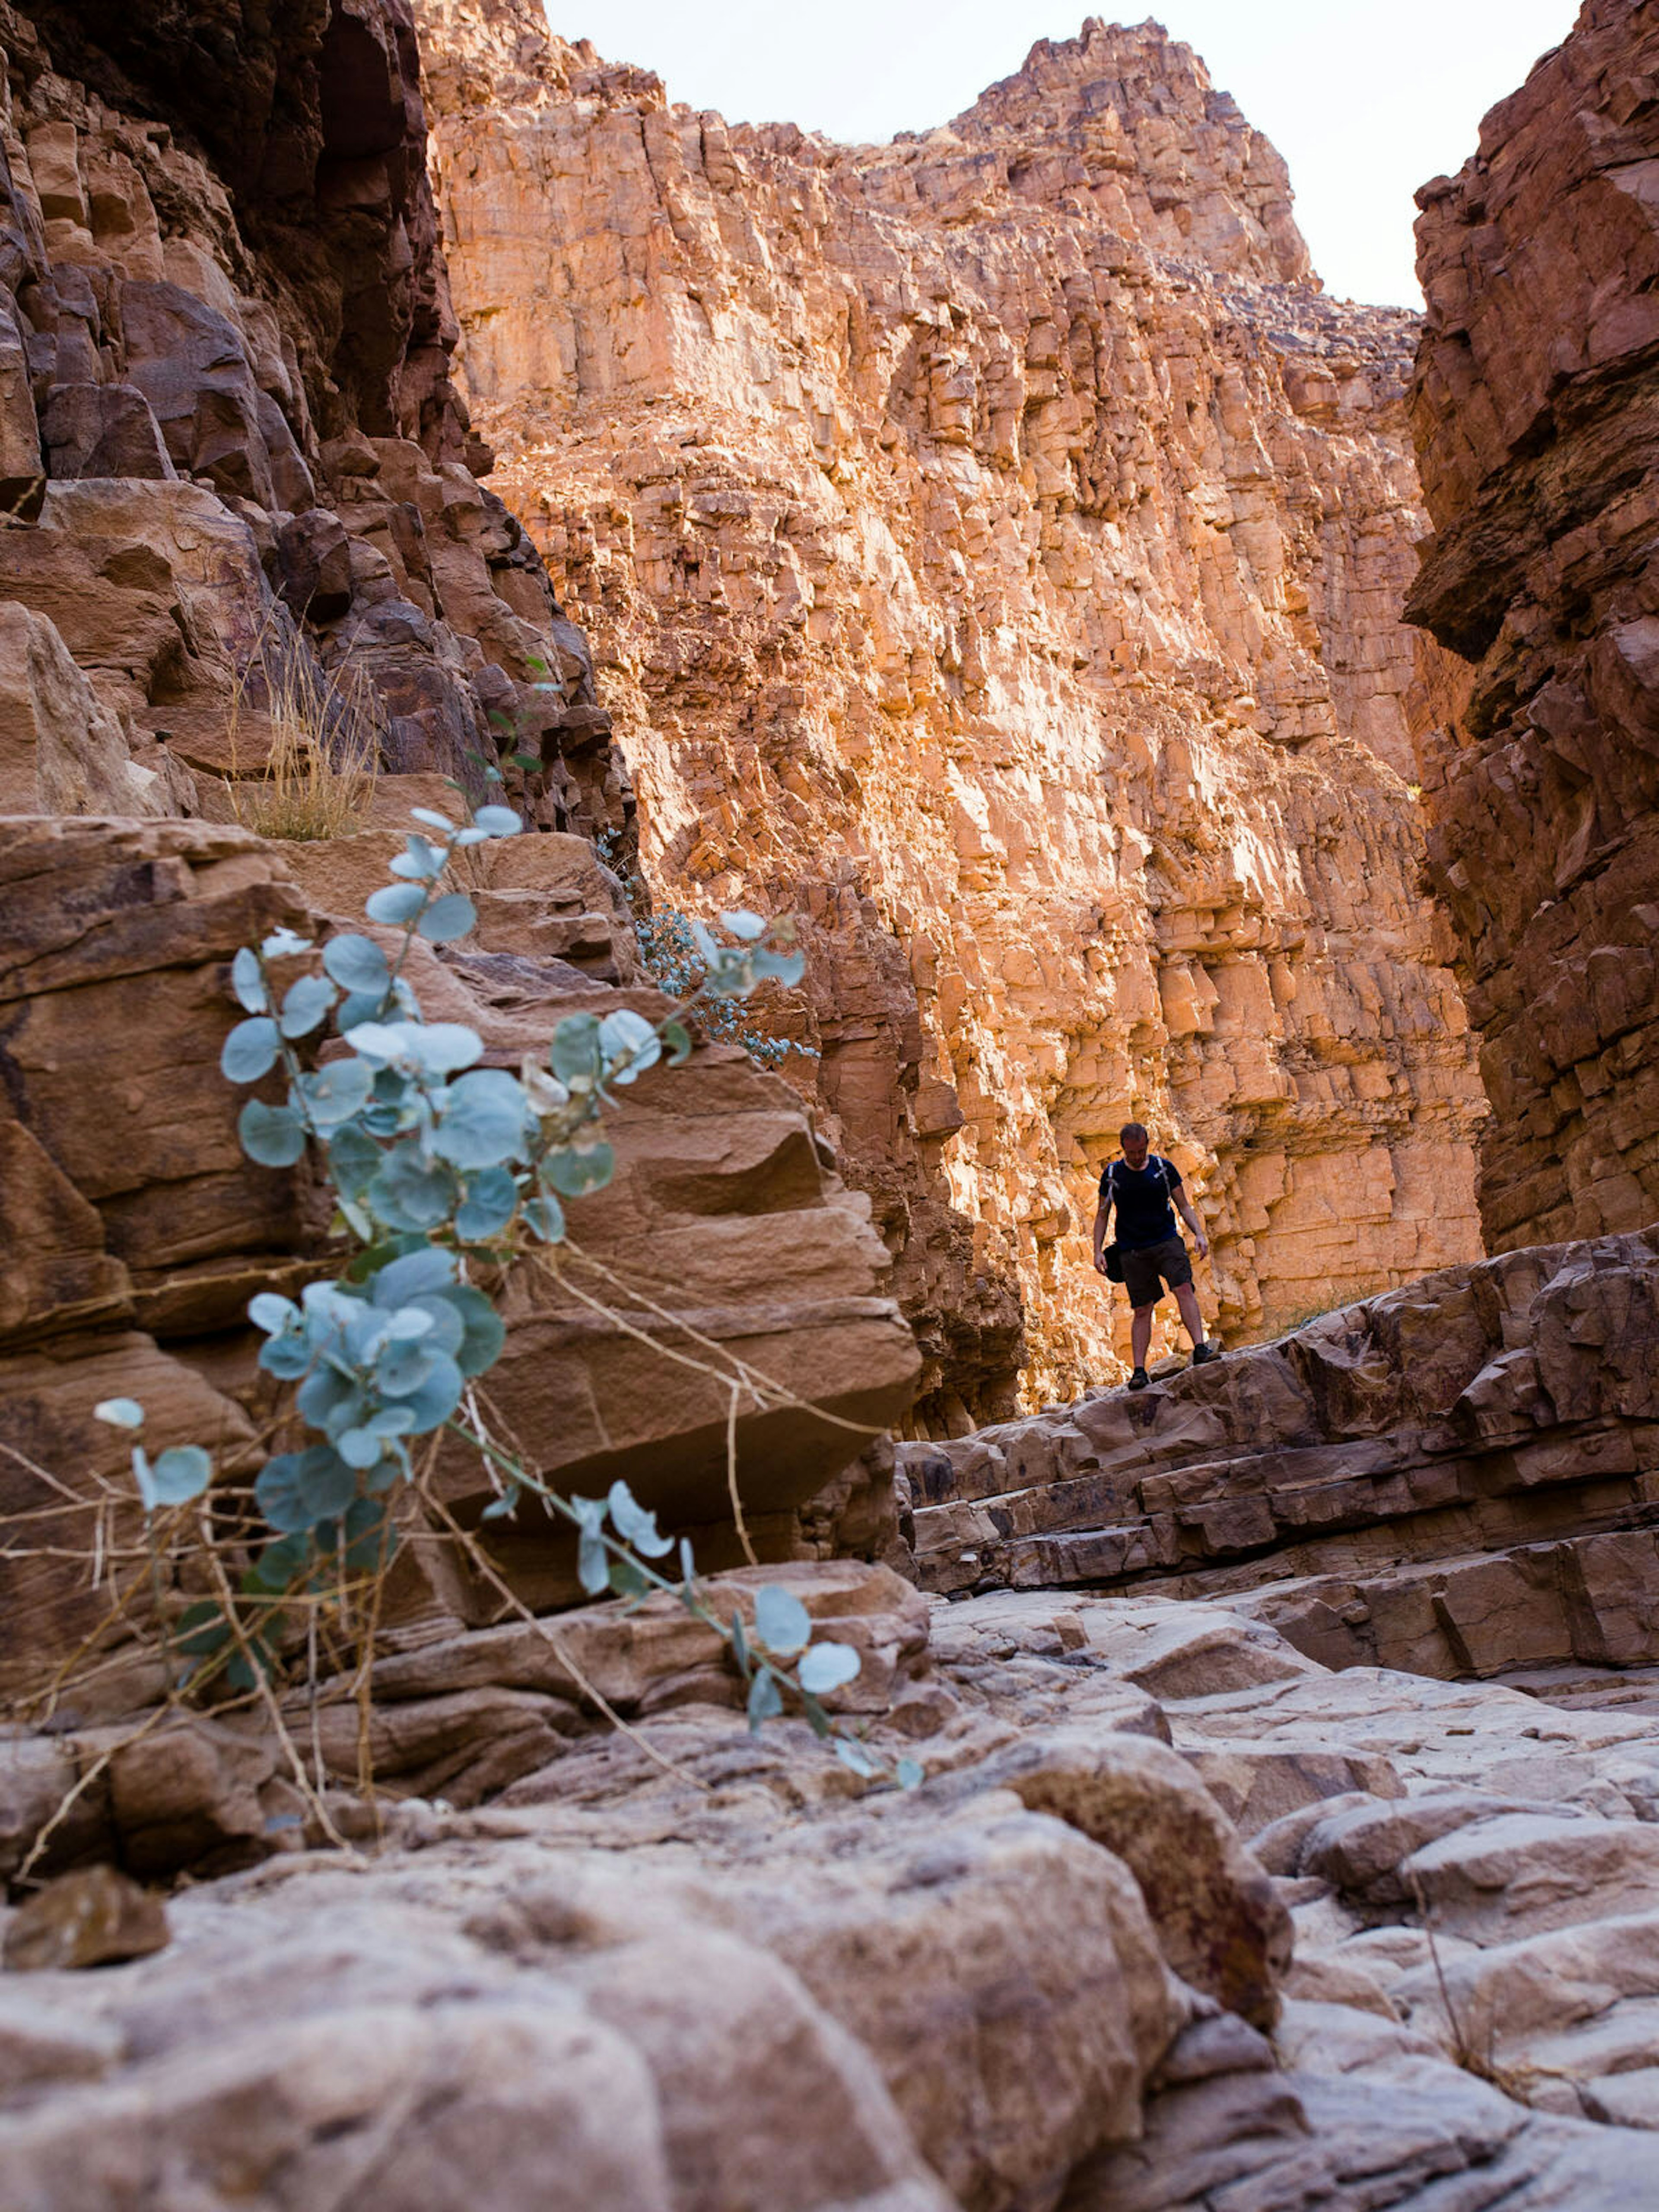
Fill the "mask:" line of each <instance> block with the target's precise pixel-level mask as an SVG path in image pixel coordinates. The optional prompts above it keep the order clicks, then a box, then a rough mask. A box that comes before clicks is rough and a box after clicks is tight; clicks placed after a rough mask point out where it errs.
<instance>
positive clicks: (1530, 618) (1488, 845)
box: [1409, 0, 1659, 1249]
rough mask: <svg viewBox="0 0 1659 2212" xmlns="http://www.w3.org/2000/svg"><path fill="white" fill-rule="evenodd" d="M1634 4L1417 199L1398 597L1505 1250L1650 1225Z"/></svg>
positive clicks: (1644, 396)
mask: <svg viewBox="0 0 1659 2212" xmlns="http://www.w3.org/2000/svg"><path fill="white" fill-rule="evenodd" d="M1656 66H1659V11H1656V9H1654V8H1653V7H1652V6H1650V5H1647V4H1638V5H1633V6H1632V5H1627V4H1625V0H1605V3H1604V0H1590V4H1589V5H1587V6H1585V7H1584V8H1583V10H1582V12H1581V14H1580V15H1579V18H1578V22H1577V27H1576V28H1575V29H1574V31H1573V33H1572V34H1571V37H1570V38H1569V39H1568V40H1566V41H1565V44H1564V45H1563V46H1560V47H1559V49H1558V50H1557V51H1556V52H1553V53H1552V54H1549V55H1547V56H1546V57H1545V58H1544V59H1543V60H1542V61H1541V62H1540V63H1539V64H1538V66H1537V67H1536V69H1534V71H1533V73H1532V75H1531V76H1530V77H1528V80H1527V82H1526V84H1525V85H1524V86H1523V87H1522V89H1521V90H1520V91H1519V92H1517V93H1516V94H1513V95H1512V96H1511V97H1510V99H1508V100H1504V101H1503V102H1501V103H1500V104H1499V105H1498V106H1497V107H1495V108H1493V110H1492V112H1491V114H1490V115H1488V116H1487V117H1486V121H1485V123H1484V124H1483V125H1482V126H1481V132H1480V150H1479V152H1478V153H1476V154H1475V155H1473V156H1472V157H1471V159H1470V160H1469V161H1468V162H1467V163H1466V164H1465V165H1464V167H1462V169H1461V170H1460V171H1459V173H1458V174H1457V175H1456V176H1455V178H1447V177H1440V178H1437V179H1435V180H1434V182H1433V183H1431V184H1429V185H1425V186H1424V188H1423V190H1422V191H1421V192H1419V195H1418V202H1419V206H1420V207H1421V209H1422V210H1423V213H1422V216H1421V218H1420V220H1419V223H1418V227H1417V236H1418V266H1419V273H1420V275H1421V276H1422V279H1423V284H1424V289H1425V295H1426V297H1427V301H1428V318H1427V320H1426V322H1425V326H1424V331H1423V337H1422V342H1421V346H1420V349H1419V356H1418V365H1417V374H1416V377H1415V380H1414V381H1413V389H1412V398H1411V411H1412V425H1413V433H1414V435H1415V438H1416V441H1417V447H1418V453H1419V465H1420V466H1421V470H1422V477H1423V487H1424V496H1425V500H1426V501H1427V504H1428V508H1429V512H1430V513H1431V516H1432V518H1433V520H1434V526H1435V535H1434V538H1433V541H1432V543H1431V544H1430V546H1429V547H1428V548H1427V549H1426V550H1425V558H1424V563H1423V570H1422V574H1421V575H1420V577H1419V580H1418V582H1417V585H1416V586H1415V587H1414V589H1413V594H1412V598H1411V602H1410V606H1409V613H1410V616H1411V618H1412V619H1413V621H1416V622H1419V623H1423V624H1424V625H1425V627H1426V628H1427V629H1429V630H1430V631H1431V633H1432V634H1433V635H1434V637H1435V638H1436V639H1437V640H1438V641H1440V643H1441V645H1443V646H1444V647H1449V648H1450V650H1451V652H1452V653H1455V654H1456V655H1459V656H1461V659H1462V663H1464V664H1467V665H1464V666H1463V667H1462V671H1461V681H1459V682H1457V683H1455V684H1453V685H1452V686H1451V687H1450V688H1449V689H1448V687H1447V686H1446V685H1445V684H1444V683H1443V681H1441V680H1438V679H1437V680H1433V681H1431V683H1430V684H1427V685H1425V690H1424V696H1423V697H1422V700H1421V702H1420V704H1419V722H1420V725H1421V727H1420V731H1419V749H1420V751H1421V754H1422V759H1423V771H1422V773H1423V785H1424V793H1425V801H1426V804H1427V805H1428V806H1429V808H1430V809H1431V812H1432V815H1433V817H1434V823H1435V827H1434V831H1433V836H1432V838H1431V848H1430V849H1431V878H1432V881H1433V884H1434V888H1435V890H1436V891H1437V894H1438V896H1439V897H1440V899H1441V900H1442V902H1443V904H1444V906H1445V908H1446V910H1447V912H1448V914H1449V916H1450V918H1451V921H1452V924H1453V927H1454V928H1455V933H1456V939H1457V945H1458V955H1459V967H1460V972H1461V973H1462V975H1463V978H1464V981H1465V986H1466V988H1467V992H1468V1005H1469V1009H1470V1012H1471V1014H1472V1017H1473V1018H1474V1023H1475V1024H1476V1027H1477V1028H1478V1029H1479V1030H1480V1037H1481V1069H1482V1073H1483V1075H1484V1077H1485V1080H1486V1089H1487V1091H1488V1092H1489V1094H1490V1096H1491V1097H1492V1105H1493V1109H1494V1111H1493V1114H1492V1120H1491V1121H1490V1122H1489V1123H1488V1124H1487V1127H1486V1133H1485V1136H1484V1138H1483V1140H1482V1149H1481V1169H1480V1210H1481V1217H1482V1220H1483V1222H1484V1224H1485V1227H1486V1236H1487V1238H1488V1240H1489V1243H1490V1244H1491V1245H1492V1248H1493V1249H1504V1248H1506V1247H1508V1246H1510V1245H1516V1244H1524V1243H1535V1242H1538V1241H1540V1240H1543V1239H1547V1238H1553V1237H1565V1236H1578V1237H1583V1236H1594V1235H1596V1234H1598V1233H1599V1232H1601V1231H1605V1230H1622V1229H1631V1228H1635V1227H1637V1226H1638V1225H1641V1224H1642V1223H1644V1222H1646V1221H1650V1220H1651V1219H1652V1218H1654V1217H1655V1215H1656V1214H1659V902H1656V885H1659V567H1656V556H1655V553H1654V543H1655V529H1654V526H1655V518H1656V512H1659V491H1656V489H1655V486H1656V482H1659V400H1656V363H1659V306H1656V301H1655V294H1654V274H1655V269H1656V264H1659V218H1656V203H1655V195H1654V190H1653V184H1652V178H1653V173H1654V163H1655V160H1656V157H1659V102H1656V100H1655V97H1654V91H1653V81H1654V73H1655V70H1656Z"/></svg>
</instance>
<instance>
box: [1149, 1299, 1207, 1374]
mask: <svg viewBox="0 0 1659 2212" xmlns="http://www.w3.org/2000/svg"><path fill="white" fill-rule="evenodd" d="M1175 1295H1176V1304H1177V1305H1178V1306H1179V1307H1180V1308H1181V1318H1182V1322H1183V1323H1184V1325H1185V1327H1186V1330H1187V1334H1188V1336H1190V1337H1191V1339H1192V1340H1193V1350H1194V1352H1196V1351H1197V1349H1198V1347H1199V1346H1200V1344H1202V1343H1203V1341H1204V1316H1203V1315H1202V1314H1201V1313H1200V1311H1199V1310H1198V1292H1197V1291H1195V1290H1194V1288H1193V1286H1192V1285H1191V1284H1190V1283H1179V1284H1177V1285H1176V1294H1175ZM1139 1320H1140V1316H1139V1314H1137V1315H1136V1316H1135V1321H1136V1323H1137V1325H1138V1324H1139ZM1146 1334H1147V1337H1148V1340H1150V1339H1151V1336H1152V1309H1151V1307H1150V1306H1149V1307H1148V1308H1147V1310H1146ZM1135 1364H1136V1365H1137V1366H1139V1364H1140V1362H1139V1358H1137V1359H1136V1362H1135Z"/></svg>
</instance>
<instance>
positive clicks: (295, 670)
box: [230, 611, 386, 842]
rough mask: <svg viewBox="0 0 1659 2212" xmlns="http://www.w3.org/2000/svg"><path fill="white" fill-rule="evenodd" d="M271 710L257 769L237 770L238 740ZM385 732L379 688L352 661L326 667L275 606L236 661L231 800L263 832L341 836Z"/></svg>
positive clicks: (358, 810) (360, 818)
mask: <svg viewBox="0 0 1659 2212" xmlns="http://www.w3.org/2000/svg"><path fill="white" fill-rule="evenodd" d="M254 714H258V715H260V716H263V717H265V718H268V719H269V721H270V754H269V757H267V759H266V762H265V765H264V770H263V772H262V773H261V774H259V775H256V776H249V777H246V778H243V777H242V776H241V775H240V772H239V769H238V766H237V754H238V750H239V746H238V740H239V738H241V737H243V736H244V735H245V733H246V724H247V722H248V720H250V719H251V717H252V715H254ZM385 732H386V718H385V712H384V709H383V708H382V707H381V704H380V696H379V694H378V693H377V692H376V690H375V689H374V685H373V684H371V683H370V682H369V681H368V678H367V677H365V676H364V675H363V674H362V671H360V670H357V669H355V668H350V667H347V668H343V669H339V670H336V671H334V672H333V673H332V674H330V673H329V672H328V671H325V669H324V668H323V666H322V665H321V663H320V662H319V660H318V659H317V657H316V655H315V653H313V652H312V650H311V648H310V647H309V646H308V645H307V643H306V641H305V640H304V639H303V638H302V637H301V636H300V635H298V634H297V633H296V632H295V629H293V627H292V625H291V624H289V623H287V622H286V621H285V620H284V619H283V618H282V617H281V616H280V613H279V612H278V611H273V613H272V615H270V616H268V617H267V618H266V620H265V623H264V626H263V627H262V628H261V629H260V631H259V634H258V636H257V637H256V638H255V640H254V641H253V645H252V648H251V649H250V651H249V653H248V656H247V659H246V661H245V662H244V664H243V665H242V667H241V668H240V670H239V671H238V673H237V678H236V684H235V688H234V690H233V692H232V695H231V707H230V757H231V781H230V803H231V808H232V811H234V815H235V817H236V819H237V821H238V822H240V823H241V824H242V826H243V827H244V829H255V830H258V833H259V835H260V836H262V837H286V838H295V839H301V840H305V841H307V842H308V841H311V840H313V839H318V838H325V837H349V836H352V835H353V833H354V832H355V831H356V830H358V829H362V827H363V825H364V823H366V822H367V821H368V812H369V807H370V805H371V803H372V801H373V799H374V779H375V775H376V774H377V772H378V770H379V768H380V757H381V741H382V738H384V736H385Z"/></svg>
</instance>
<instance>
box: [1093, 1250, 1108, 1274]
mask: <svg viewBox="0 0 1659 2212" xmlns="http://www.w3.org/2000/svg"><path fill="white" fill-rule="evenodd" d="M1105 1272H1106V1255H1105V1254H1104V1253H1103V1252H1097V1253H1096V1254H1095V1273H1097V1275H1103V1274H1104V1273H1105Z"/></svg>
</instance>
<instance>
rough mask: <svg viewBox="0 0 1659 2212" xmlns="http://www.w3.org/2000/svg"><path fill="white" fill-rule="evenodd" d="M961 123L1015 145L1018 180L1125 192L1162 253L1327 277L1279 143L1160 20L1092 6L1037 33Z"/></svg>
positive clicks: (1275, 273)
mask: <svg viewBox="0 0 1659 2212" xmlns="http://www.w3.org/2000/svg"><path fill="white" fill-rule="evenodd" d="M951 128H952V129H953V131H955V132H956V133H957V136H958V137H961V138H963V139H964V140H967V141H969V142H970V143H982V144H993V145H995V146H997V147H999V148H1000V149H1008V150H1009V152H1010V157H1011V158H1010V181H1011V183H1012V184H1013V185H1014V186H1015V188H1016V189H1017V190H1024V191H1030V190H1032V189H1033V185H1035V186H1036V190H1037V191H1039V193H1040V194H1041V195H1042V197H1048V196H1049V191H1073V192H1075V191H1079V190H1081V191H1093V192H1094V193H1095V194H1096V196H1097V198H1098V197H1100V196H1101V195H1102V194H1103V192H1104V193H1112V192H1113V191H1117V192H1121V193H1122V194H1124V195H1126V196H1127V202H1128V206H1129V210H1130V211H1131V213H1132V214H1133V221H1134V228H1135V229H1136V230H1137V231H1138V232H1139V234H1140V235H1141V236H1142V237H1143V238H1144V239H1145V240H1146V242H1147V243H1148V244H1149V245H1152V246H1157V247H1158V248H1159V249H1160V250H1161V251H1163V252H1167V253H1172V254H1176V255H1178V256H1184V257H1190V258H1194V259H1198V260H1200V261H1203V262H1205V263H1206V264H1209V265H1210V266H1211V267H1212V268H1215V269H1218V270H1224V271H1226V272H1227V273H1229V274H1233V275H1240V276H1255V277H1258V278H1261V279H1262V280H1263V281H1266V282H1268V283H1272V282H1274V281H1282V282H1295V281H1308V280H1312V281H1315V282H1316V281H1317V280H1316V279H1314V278H1313V266H1312V264H1311V262H1310V259H1309V256H1308V249H1307V246H1306V244H1305V242H1304V240H1303V237H1302V234H1301V233H1300V231H1298V230H1297V227H1296V222H1295V220H1294V218H1293V216H1291V184H1290V176H1289V173H1288V172H1287V171H1286V169H1285V163H1284V161H1283V159H1282V157H1281V156H1280V155H1279V152H1278V150H1277V149H1276V148H1275V147H1273V145H1272V144H1271V143H1269V141H1268V140H1267V139H1266V138H1265V137H1263V136H1262V135H1261V132H1260V131H1255V130H1253V129H1252V128H1251V126H1250V125H1249V123H1248V122H1246V120H1245V118H1244V117H1243V115H1242V114H1241V113H1240V112H1239V108H1238V103H1237V101H1236V100H1234V99H1233V97H1232V95H1231V93H1226V92H1218V91H1217V90H1216V88H1215V87H1214V86H1213V85H1212V83H1211V82H1210V73H1209V71H1208V70H1207V69H1206V67H1205V65H1204V64H1203V61H1202V60H1201V59H1200V57H1199V56H1198V55H1197V54H1195V53H1194V51H1193V49H1192V48H1191V47H1190V46H1183V45H1182V43H1181V41H1180V40H1176V39H1172V38H1171V37H1170V34H1169V33H1168V32H1167V31H1166V30H1165V29H1164V26H1163V25H1162V24H1161V23H1158V22H1154V21H1152V18H1151V17H1148V19H1147V20H1146V21H1145V22H1144V23H1136V24H1133V25H1126V24H1122V23H1108V22H1106V21H1104V20H1103V18H1102V17H1100V16H1098V15H1091V16H1090V17H1089V18H1088V20H1087V21H1085V24H1084V26H1083V28H1082V30H1081V31H1080V32H1079V34H1078V36H1077V37H1076V38H1075V39H1064V40H1056V39H1039V40H1038V41H1037V43H1036V45H1035V46H1033V47H1032V49H1031V51H1030V53H1029V54H1028V55H1027V56H1026V57H1025V61H1024V65H1023V66H1022V67H1021V68H1020V69H1018V70H1016V71H1015V73H1014V75H1013V76H1007V77H1004V78H1003V79H1002V80H1001V82H1000V83H998V84H994V85H992V86H991V87H990V88H989V89H988V90H987V91H986V92H983V93H981V94H980V97H979V98H978V99H977V100H975V102H974V105H973V106H971V107H970V108H968V109H967V110H966V111H965V112H963V114H961V115H958V116H957V118H956V119H955V121H954V123H953V124H952V125H951ZM1011 142H1012V143H1011ZM1014 148H1018V149H1019V150H1018V153H1016V152H1014V151H1013V149H1014ZM1045 186H1047V187H1048V189H1045Z"/></svg>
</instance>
